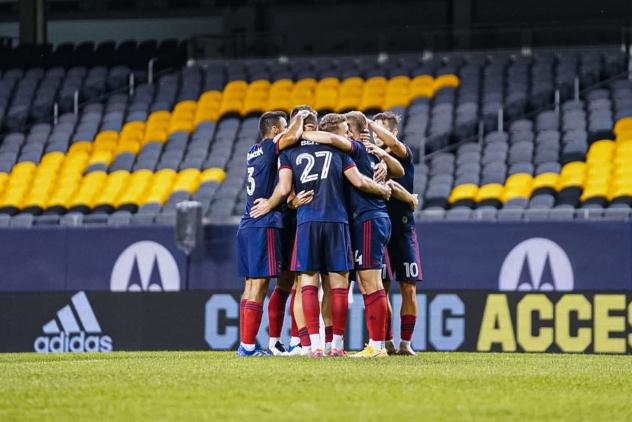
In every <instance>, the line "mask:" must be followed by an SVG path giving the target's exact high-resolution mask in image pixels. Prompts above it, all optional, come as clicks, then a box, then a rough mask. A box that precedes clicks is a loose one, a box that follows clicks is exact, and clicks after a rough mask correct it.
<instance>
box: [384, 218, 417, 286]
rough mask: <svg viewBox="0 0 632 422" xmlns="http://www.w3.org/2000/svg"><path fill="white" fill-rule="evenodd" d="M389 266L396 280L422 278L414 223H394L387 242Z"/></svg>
mask: <svg viewBox="0 0 632 422" xmlns="http://www.w3.org/2000/svg"><path fill="white" fill-rule="evenodd" d="M388 253H389V256H390V258H391V266H392V268H393V273H394V275H395V279H396V280H397V281H410V282H417V281H422V280H423V273H422V271H421V259H420V258H419V242H418V240H417V230H415V224H414V223H412V224H394V225H393V234H392V236H391V240H390V241H389V242H388Z"/></svg>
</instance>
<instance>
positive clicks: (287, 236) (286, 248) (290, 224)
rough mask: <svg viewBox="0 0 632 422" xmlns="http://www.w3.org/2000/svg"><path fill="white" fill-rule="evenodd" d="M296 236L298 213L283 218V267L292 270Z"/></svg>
mask: <svg viewBox="0 0 632 422" xmlns="http://www.w3.org/2000/svg"><path fill="white" fill-rule="evenodd" d="M295 237H296V213H292V215H291V216H287V217H284V218H283V228H282V229H281V252H282V255H283V260H282V265H281V269H282V270H283V271H291V270H290V264H291V260H292V252H293V248H294V238H295Z"/></svg>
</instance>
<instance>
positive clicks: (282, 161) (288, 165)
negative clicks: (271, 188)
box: [279, 151, 292, 170]
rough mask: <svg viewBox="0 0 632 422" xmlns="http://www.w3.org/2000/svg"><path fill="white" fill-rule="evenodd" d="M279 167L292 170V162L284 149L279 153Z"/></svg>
mask: <svg viewBox="0 0 632 422" xmlns="http://www.w3.org/2000/svg"><path fill="white" fill-rule="evenodd" d="M281 169H289V170H292V162H291V161H290V157H289V156H288V153H287V152H286V151H283V152H281V155H279V170H281Z"/></svg>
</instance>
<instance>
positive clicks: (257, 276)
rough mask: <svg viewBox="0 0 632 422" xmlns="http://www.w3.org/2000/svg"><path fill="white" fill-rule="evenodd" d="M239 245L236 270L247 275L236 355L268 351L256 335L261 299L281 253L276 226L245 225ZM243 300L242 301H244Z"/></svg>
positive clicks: (258, 353)
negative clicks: (259, 345)
mask: <svg viewBox="0 0 632 422" xmlns="http://www.w3.org/2000/svg"><path fill="white" fill-rule="evenodd" d="M237 242H238V245H239V273H240V275H242V276H244V277H245V278H246V285H245V289H244V296H243V297H242V302H243V314H242V315H240V316H241V317H242V320H241V321H240V328H242V335H241V342H240V343H241V344H240V346H239V349H238V350H237V355H238V356H258V355H262V354H268V353H267V352H264V351H261V350H260V349H259V347H258V346H257V342H256V338H257V333H258V332H259V327H260V326H261V317H262V316H263V300H264V299H265V295H266V293H267V291H268V284H269V281H270V278H273V277H278V276H279V275H280V269H281V262H280V261H278V260H277V259H276V257H279V256H280V255H281V245H280V241H279V237H278V229H272V228H248V229H241V230H238V232H237ZM244 300H245V301H244Z"/></svg>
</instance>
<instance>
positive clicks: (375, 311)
mask: <svg viewBox="0 0 632 422" xmlns="http://www.w3.org/2000/svg"><path fill="white" fill-rule="evenodd" d="M387 313H388V305H387V304H386V292H384V289H382V290H378V291H376V292H373V293H371V294H368V295H364V319H365V320H366V326H367V328H368V330H369V338H370V339H371V340H375V341H384V340H385V337H386V314H387Z"/></svg>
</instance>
